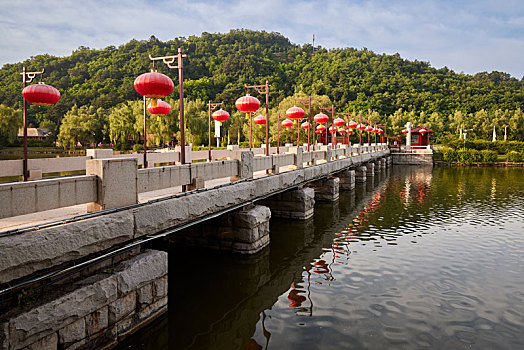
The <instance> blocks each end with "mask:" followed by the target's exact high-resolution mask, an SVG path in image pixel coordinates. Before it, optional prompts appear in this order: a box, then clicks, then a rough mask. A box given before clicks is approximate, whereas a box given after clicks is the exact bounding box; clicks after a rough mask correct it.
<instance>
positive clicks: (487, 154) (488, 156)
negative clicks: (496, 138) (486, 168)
mask: <svg viewBox="0 0 524 350" xmlns="http://www.w3.org/2000/svg"><path fill="white" fill-rule="evenodd" d="M480 155H481V158H482V161H483V162H484V163H493V162H495V161H497V152H495V151H489V150H486V149H485V150H482V151H480Z"/></svg>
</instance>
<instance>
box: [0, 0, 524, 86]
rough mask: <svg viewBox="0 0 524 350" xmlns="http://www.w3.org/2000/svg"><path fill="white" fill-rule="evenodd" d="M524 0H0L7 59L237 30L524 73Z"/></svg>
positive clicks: (2, 57) (2, 49)
mask: <svg viewBox="0 0 524 350" xmlns="http://www.w3.org/2000/svg"><path fill="white" fill-rule="evenodd" d="M523 10H524V3H522V2H519V1H517V0H508V1H490V0H484V1H480V2H479V1H475V2H473V1H463V2H460V3H457V2H454V1H453V2H452V1H446V0H441V1H436V0H426V1H408V0H404V1H386V0H371V1H356V0H355V1H344V0H330V1H325V0H324V1H320V0H288V1H278V0H268V1H260V0H259V1H253V0H242V1H241V0H232V1H226V2H223V1H220V2H219V1H211V0H210V1H189V0H177V1H169V0H160V1H149V2H147V1H141V0H129V1H125V2H122V1H113V0H111V1H100V0H84V1H82V2H79V1H78V2H77V1H65V0H62V1H57V0H25V1H23V2H15V3H14V4H7V3H6V1H2V2H0V31H1V33H2V38H3V40H2V41H1V42H0V64H3V63H6V62H16V61H21V60H23V59H25V58H28V57H30V56H32V55H37V54H41V53H49V54H52V55H58V56H63V55H69V54H70V53H71V51H72V50H74V49H76V48H77V47H78V46H89V47H94V48H103V47H106V46H108V45H120V44H123V43H125V42H127V41H129V40H130V39H131V38H136V39H147V38H148V37H149V36H150V35H155V36H156V37H158V38H159V39H161V40H169V39H172V38H174V37H177V36H186V37H187V36H190V35H200V33H201V32H203V31H206V32H212V33H213V32H228V31H229V30H230V29H231V28H250V29H264V30H266V31H276V32H280V33H282V34H283V35H285V36H287V37H288V38H289V39H290V40H291V41H292V42H295V43H299V44H303V43H306V42H311V38H312V35H313V33H314V34H315V36H316V44H318V45H322V46H324V47H329V48H331V47H357V48H362V47H367V48H368V49H370V50H373V51H375V52H378V53H382V52H386V53H395V52H399V53H400V54H401V55H402V56H403V57H405V58H409V59H418V60H424V61H430V63H431V64H432V65H433V66H436V67H442V66H448V67H449V68H452V69H454V70H456V71H459V72H460V71H464V72H466V73H472V74H474V73H476V72H478V71H484V70H488V71H491V70H498V71H505V72H509V73H511V74H512V75H514V76H516V77H517V78H521V77H522V76H523V75H524V68H523V66H522V64H521V62H520V57H522V56H523V54H524V13H523Z"/></svg>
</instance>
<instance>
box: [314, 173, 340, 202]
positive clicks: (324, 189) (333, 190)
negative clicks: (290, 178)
mask: <svg viewBox="0 0 524 350" xmlns="http://www.w3.org/2000/svg"><path fill="white" fill-rule="evenodd" d="M307 186H309V187H312V188H313V189H314V190H315V200H317V201H323V202H335V201H337V200H338V197H339V190H340V179H339V178H338V177H328V178H327V179H321V180H317V181H315V182H311V183H309V184H307Z"/></svg>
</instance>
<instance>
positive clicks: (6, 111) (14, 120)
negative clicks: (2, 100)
mask: <svg viewBox="0 0 524 350" xmlns="http://www.w3.org/2000/svg"><path fill="white" fill-rule="evenodd" d="M21 127H22V111H20V110H16V109H13V108H10V107H7V106H5V105H3V104H2V105H0V145H7V144H9V143H13V142H15V141H16V138H17V135H18V129H20V128H21Z"/></svg>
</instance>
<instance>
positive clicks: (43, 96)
mask: <svg viewBox="0 0 524 350" xmlns="http://www.w3.org/2000/svg"><path fill="white" fill-rule="evenodd" d="M22 96H23V97H24V99H25V100H26V101H27V102H29V103H31V104H34V105H37V106H49V105H53V104H55V103H57V102H58V100H59V99H60V92H59V91H58V90H57V89H55V88H54V87H52V86H51V85H47V84H44V83H38V84H33V85H29V86H26V87H25V88H24V89H23V90H22Z"/></svg>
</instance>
